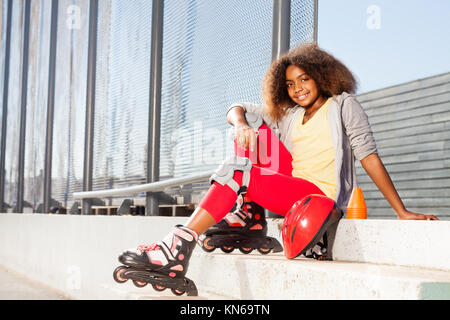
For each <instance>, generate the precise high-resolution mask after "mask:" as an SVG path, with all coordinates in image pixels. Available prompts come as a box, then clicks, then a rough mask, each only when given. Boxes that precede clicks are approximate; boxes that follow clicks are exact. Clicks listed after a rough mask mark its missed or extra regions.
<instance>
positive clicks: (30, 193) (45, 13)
mask: <svg viewBox="0 0 450 320" xmlns="http://www.w3.org/2000/svg"><path fill="white" fill-rule="evenodd" d="M51 4H52V3H51V1H32V2H31V20H30V43H29V50H30V51H29V61H28V63H29V67H28V93H27V122H26V135H25V136H26V139H25V168H24V171H25V172H24V182H25V183H24V201H25V205H24V207H25V211H29V210H33V211H34V210H35V209H37V207H38V205H39V204H40V203H43V187H44V186H43V184H44V165H45V164H44V156H45V132H46V125H47V101H48V67H49V59H48V57H49V48H50V37H49V35H50V21H51ZM27 207H28V209H27Z"/></svg>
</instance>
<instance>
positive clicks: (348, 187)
mask: <svg viewBox="0 0 450 320" xmlns="http://www.w3.org/2000/svg"><path fill="white" fill-rule="evenodd" d="M234 107H242V108H243V109H244V110H245V112H248V113H254V114H257V115H260V116H261V117H262V118H263V120H264V122H265V123H266V124H267V126H268V127H270V128H271V129H272V131H274V132H275V133H277V134H278V136H279V138H280V140H281V142H282V143H283V144H284V145H285V147H286V148H287V149H288V150H289V152H292V147H293V146H292V129H293V127H294V124H295V120H296V119H297V117H298V115H299V114H300V112H301V111H302V110H303V109H302V107H300V106H295V107H293V108H289V109H288V111H287V113H286V115H285V116H284V117H283V118H282V119H281V120H280V121H277V122H276V121H273V119H271V117H270V116H269V115H268V114H267V113H266V112H265V111H264V106H263V105H261V104H253V103H248V102H241V103H234V104H232V105H231V106H230V107H229V108H228V111H230V110H231V109H232V108H234ZM228 111H227V113H228ZM328 119H329V121H330V128H331V137H332V139H333V145H334V149H335V167H336V184H337V190H336V197H337V199H336V203H337V205H338V206H339V208H341V209H342V210H343V211H344V212H346V207H347V204H348V201H349V199H350V196H351V193H352V190H353V188H355V187H357V183H356V170H355V159H358V160H362V159H364V158H365V157H367V156H368V155H370V154H372V153H378V152H377V147H376V144H375V139H374V137H373V133H372V129H371V127H370V124H369V120H368V117H367V114H366V113H365V112H364V110H363V109H362V107H361V105H360V104H359V102H358V101H357V100H356V97H355V96H354V95H351V94H348V93H346V92H344V93H342V94H340V95H335V96H333V100H332V102H331V104H330V109H329V114H328Z"/></svg>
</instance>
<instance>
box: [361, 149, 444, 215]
mask: <svg viewBox="0 0 450 320" xmlns="http://www.w3.org/2000/svg"><path fill="white" fill-rule="evenodd" d="M361 164H362V166H363V168H364V169H365V170H366V172H367V174H368V175H369V177H370V178H371V179H372V181H373V182H374V183H375V184H376V186H377V187H378V189H380V191H381V193H382V194H383V195H384V197H385V198H386V200H387V201H388V202H389V204H390V205H391V207H392V209H394V211H395V213H396V214H397V216H398V218H399V219H400V220H439V219H438V218H436V217H435V216H433V215H431V214H420V213H415V212H411V211H408V210H406V208H405V206H404V205H403V202H402V200H401V199H400V196H399V195H398V193H397V190H396V189H395V187H394V184H393V183H392V180H391V177H390V176H389V174H388V172H387V171H386V168H385V167H384V165H383V163H382V162H381V159H380V157H379V156H378V155H377V154H376V153H372V154H370V155H368V156H367V157H365V158H364V159H362V160H361Z"/></svg>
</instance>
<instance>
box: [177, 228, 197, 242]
mask: <svg viewBox="0 0 450 320" xmlns="http://www.w3.org/2000/svg"><path fill="white" fill-rule="evenodd" d="M172 233H173V234H174V235H176V236H178V237H180V238H182V239H184V240H186V241H189V242H191V241H193V240H194V239H195V240H197V238H198V236H197V234H196V232H195V231H193V230H190V229H189V228H186V227H181V226H176V227H174V228H173V230H172Z"/></svg>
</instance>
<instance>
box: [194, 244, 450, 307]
mask: <svg viewBox="0 0 450 320" xmlns="http://www.w3.org/2000/svg"><path fill="white" fill-rule="evenodd" d="M191 264H192V266H193V267H192V268H191V269H190V273H189V275H190V277H191V278H192V279H196V281H197V287H198V289H199V292H202V294H204V295H206V296H208V294H209V293H212V294H218V293H220V294H222V295H226V296H227V298H231V299H271V300H277V299H332V300H336V299H356V300H359V299H408V300H418V299H450V273H449V272H445V271H440V270H428V269H421V268H412V267H400V266H388V265H378V264H369V263H356V262H341V261H316V260H312V259H306V258H296V259H294V260H286V259H285V258H284V256H283V255H282V254H271V255H268V256H264V257H261V256H260V255H258V254H250V255H243V254H239V253H232V254H228V255H227V254H221V253H209V254H207V253H199V252H196V254H195V256H194V257H193V259H192V260H191ZM194 266H198V267H194Z"/></svg>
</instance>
